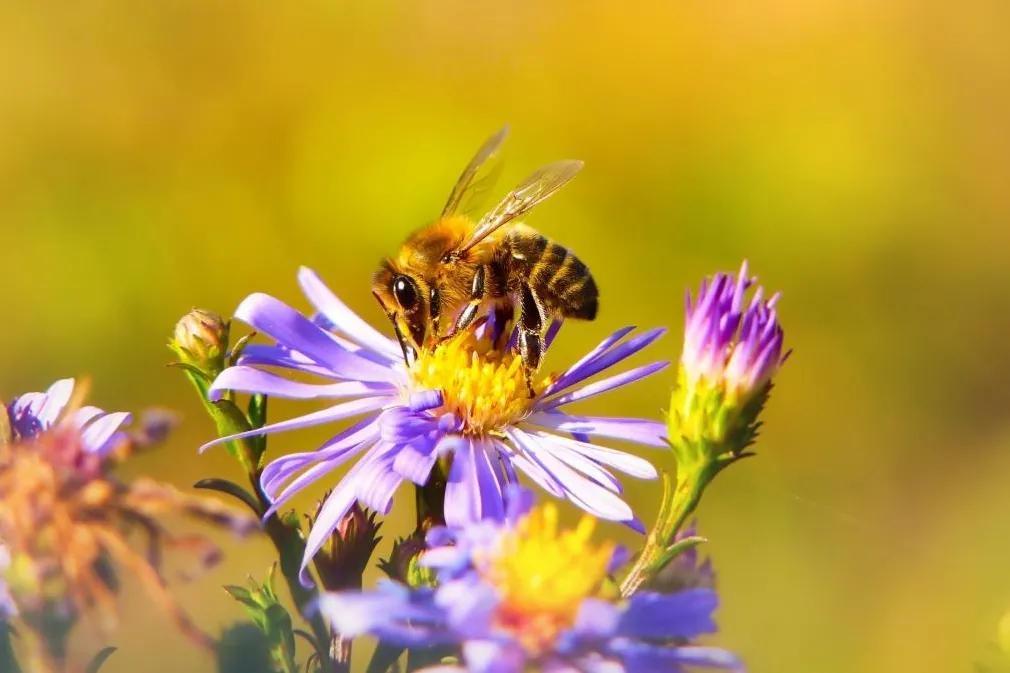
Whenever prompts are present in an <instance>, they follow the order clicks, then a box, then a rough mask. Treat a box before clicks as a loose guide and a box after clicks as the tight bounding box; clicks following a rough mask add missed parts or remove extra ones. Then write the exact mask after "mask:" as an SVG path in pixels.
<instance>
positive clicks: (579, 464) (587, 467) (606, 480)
mask: <svg viewBox="0 0 1010 673" xmlns="http://www.w3.org/2000/svg"><path fill="white" fill-rule="evenodd" d="M534 434H535V436H536V438H537V439H538V440H539V441H540V449H541V450H543V451H548V452H550V454H551V455H552V456H554V457H555V458H557V459H558V460H560V461H561V462H563V463H564V464H565V465H567V466H568V467H570V468H572V469H573V470H575V471H576V472H579V473H580V474H582V475H583V476H585V477H588V478H589V479H592V480H593V481H594V482H596V483H597V484H599V485H600V486H602V487H603V488H605V489H607V490H608V491H611V492H612V493H620V492H621V483H620V482H619V481H617V479H616V478H615V477H614V475H612V474H610V472H608V471H607V470H605V469H604V468H602V467H601V466H600V465H599V464H598V463H596V462H595V461H593V460H590V459H589V458H587V457H585V456H584V455H582V454H581V453H578V452H576V451H572V450H571V449H569V448H568V447H567V446H565V445H564V444H563V443H560V442H555V441H554V440H555V439H560V438H559V437H557V435H552V434H550V433H541V432H537V433H534Z"/></svg>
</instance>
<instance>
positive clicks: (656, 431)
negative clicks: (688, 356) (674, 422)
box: [526, 412, 667, 447]
mask: <svg viewBox="0 0 1010 673" xmlns="http://www.w3.org/2000/svg"><path fill="white" fill-rule="evenodd" d="M526 420H527V422H529V423H531V424H533V425H538V426H540V427H544V428H550V429H552V430H557V431H558V432H568V433H571V432H578V433H584V434H587V435H594V436H602V437H611V438H613V439H623V440H625V441H629V442H636V443H638V444H645V445H646V446H662V447H665V446H667V444H666V440H665V439H664V438H665V437H666V426H665V425H663V424H662V423H659V422H657V421H647V420H644V419H641V418H618V417H611V416H572V415H569V414H561V413H549V414H548V413H544V412H537V413H535V414H533V415H532V416H530V417H529V418H528V419H526Z"/></svg>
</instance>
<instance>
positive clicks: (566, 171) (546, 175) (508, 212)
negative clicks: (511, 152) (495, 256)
mask: <svg viewBox="0 0 1010 673" xmlns="http://www.w3.org/2000/svg"><path fill="white" fill-rule="evenodd" d="M582 166H583V163H582V162H581V161H577V160H574V159H566V160H564V161H555V162H554V163H552V164H547V165H546V166H544V167H543V168H540V169H538V170H537V171H535V172H534V173H533V174H532V175H531V176H529V177H528V178H526V179H525V180H523V181H522V182H521V183H520V184H519V186H518V187H516V188H515V189H513V190H512V191H511V192H509V193H508V196H506V197H505V198H504V199H502V201H501V203H499V204H498V205H497V206H495V208H494V210H492V211H491V212H490V213H488V214H487V215H485V216H484V217H482V218H481V219H480V222H478V223H477V226H476V227H475V228H474V231H473V234H472V235H471V236H470V238H469V239H468V240H467V241H466V243H464V244H463V246H462V248H460V252H465V251H466V250H468V249H470V248H472V247H473V246H475V245H477V244H478V243H480V242H481V241H482V240H484V239H485V238H487V237H488V236H489V235H490V234H491V233H492V232H494V231H495V230H496V229H498V228H499V227H502V226H503V225H506V224H508V223H509V222H511V221H512V220H514V219H516V218H517V217H522V216H523V215H524V214H525V213H527V212H529V211H530V209H531V208H533V206H535V205H537V204H538V203H540V202H541V201H543V200H544V199H546V198H548V197H549V196H551V195H552V194H554V192H556V191H558V190H559V189H561V188H562V187H564V186H565V184H567V183H568V181H569V180H571V179H572V178H574V177H575V174H576V173H578V172H579V171H580V170H582Z"/></svg>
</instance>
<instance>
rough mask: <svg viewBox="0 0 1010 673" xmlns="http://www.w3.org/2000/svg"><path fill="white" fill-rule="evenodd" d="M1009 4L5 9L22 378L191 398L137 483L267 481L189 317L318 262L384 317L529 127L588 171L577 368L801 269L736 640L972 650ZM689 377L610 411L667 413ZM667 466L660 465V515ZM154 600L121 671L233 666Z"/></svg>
mask: <svg viewBox="0 0 1010 673" xmlns="http://www.w3.org/2000/svg"><path fill="white" fill-rule="evenodd" d="M1008 25H1010V5H1007V4H1006V3H1005V2H997V1H994V0H967V1H965V2H959V3H941V2H932V1H926V2H922V1H916V2H913V1H909V0H895V1H893V2H879V1H878V0H856V1H855V2H851V1H844V0H823V1H822V2H817V3H804V2H791V1H788V0H783V1H774V0H756V1H755V2H750V3H711V2H700V1H696V0H687V1H677V2H654V3H652V4H645V5H639V4H637V3H613V2H580V3H541V2H514V3H504V2H502V3H498V4H486V3H471V2H462V1H460V2H430V3H429V2H426V3H412V4H398V3H393V2H375V3H370V4H367V5H366V4H365V3H360V4H356V5H355V4H346V5H345V4H344V3H339V2H298V3H287V4H284V3H268V2H261V1H259V0H253V1H251V2H244V3H231V2H220V1H213V0H212V1H210V2H207V1H197V0H173V1H169V2H154V3H143V2H126V1H125V0H104V1H103V0H99V1H95V2H86V3H39V2H27V1H22V0H8V1H7V2H4V3H2V4H0V63H3V64H4V66H3V67H2V68H0V284H2V286H3V288H4V292H3V315H4V321H3V329H2V330H0V353H2V354H3V364H2V368H0V369H2V375H0V394H2V395H3V396H6V397H9V396H11V395H13V394H16V393H18V392H21V391H26V390H37V389H40V388H42V387H44V386H46V385H47V384H48V383H49V382H50V381H51V380H53V379H55V378H57V377H61V376H66V375H74V374H76V375H82V374H88V375H91V376H92V377H93V381H94V388H93V395H92V400H93V401H94V402H96V403H99V404H101V405H103V406H105V407H107V408H113V409H120V408H126V409H133V410H139V409H142V408H145V407H149V406H154V405H160V406H167V407H170V408H172V409H175V410H177V411H179V412H180V413H181V414H182V416H183V423H182V425H181V427H180V429H179V430H178V432H177V433H176V435H175V436H174V438H173V441H172V442H171V443H170V444H169V445H168V446H166V447H164V448H162V449H160V450H158V451H156V452H154V453H151V454H149V455H145V456H142V457H140V458H138V459H137V460H135V461H134V462H133V464H132V465H131V467H130V469H131V470H132V471H133V472H135V473H150V474H153V475H155V476H158V477H160V478H164V479H167V480H170V481H172V482H174V483H177V484H179V485H183V486H186V485H188V484H191V483H192V482H193V481H195V480H196V479H198V478H200V477H203V476H208V475H216V476H233V477H234V476H236V474H237V472H236V469H235V467H234V466H233V465H232V464H231V463H230V462H229V460H228V458H227V456H226V454H225V453H224V451H221V450H218V451H212V452H210V453H208V454H207V455H205V456H203V457H198V456H197V455H196V453H195V447H196V446H197V445H198V444H199V443H201V442H202V441H205V440H206V439H207V438H208V437H210V436H211V435H212V432H213V431H212V428H211V426H210V424H209V422H208V421H207V420H206V419H205V418H203V417H202V415H201V412H200V409H199V407H198V405H197V404H196V402H195V400H194V399H193V398H192V397H191V395H190V391H189V390H188V388H187V387H186V385H185V384H184V382H183V380H182V378H181V376H180V375H179V373H178V372H176V371H173V370H170V369H168V368H166V367H165V366H164V365H165V363H166V362H167V361H168V360H169V354H168V351H167V350H166V349H165V348H164V342H165V339H166V336H167V334H168V333H169V331H170V329H171V327H172V325H173V323H174V321H175V319H176V318H177V317H178V316H179V315H181V314H182V313H183V312H184V311H186V310H187V309H189V308H190V307H192V306H202V307H208V308H214V309H217V310H220V311H221V312H223V313H229V312H230V311H231V310H232V309H233V308H234V307H235V306H236V305H237V303H238V301H239V300H240V299H241V298H242V297H243V296H244V295H245V294H247V293H249V292H251V291H254V290H266V291H269V292H271V293H273V294H275V295H277V296H279V297H281V298H284V299H286V300H288V301H290V302H291V303H293V304H295V305H297V306H299V307H304V306H305V303H304V301H303V299H302V298H301V297H300V296H299V293H298V291H297V286H296V284H295V280H294V274H295V271H296V269H297V267H298V265H300V264H306V265H309V266H312V267H314V268H316V269H317V270H319V271H320V273H321V274H322V275H323V276H324V277H325V278H326V279H327V280H328V281H329V282H330V283H331V284H332V286H333V287H334V288H335V289H336V290H337V291H338V292H339V293H340V294H341V296H342V297H344V298H345V299H346V301H347V302H348V303H349V304H350V305H351V306H352V307H354V308H355V309H357V310H359V311H360V312H361V313H362V314H363V315H365V316H366V317H367V318H368V319H370V320H372V321H376V322H377V323H378V321H380V317H381V316H380V314H379V311H378V310H377V307H376V306H374V305H373V304H374V302H373V301H372V298H371V297H370V295H369V293H368V283H369V278H370V274H371V272H372V270H373V268H374V266H375V264H376V262H377V261H378V259H379V258H380V257H381V256H382V255H383V254H387V253H389V252H391V251H393V250H394V249H395V247H396V245H397V244H398V242H399V240H400V239H401V238H402V236H403V235H404V234H405V233H406V232H407V231H408V230H410V229H412V228H414V227H416V226H419V225H421V224H423V223H425V222H426V221H427V220H429V219H430V218H431V217H432V216H433V215H434V214H435V213H437V211H438V209H439V208H440V207H441V205H442V202H443V201H444V198H445V196H446V194H447V193H448V190H449V188H450V187H451V185H452V182H453V180H454V179H455V177H456V175H457V174H458V172H459V170H460V169H461V167H462V166H463V164H464V163H465V161H466V160H467V159H468V158H469V156H470V154H471V153H472V151H473V150H474V149H475V148H476V146H477V145H478V143H479V142H480V141H481V140H482V139H483V138H484V137H485V136H487V135H488V134H489V133H490V132H492V131H494V130H495V129H496V128H498V127H499V126H501V125H502V124H503V123H504V122H509V123H510V124H511V125H512V129H513V133H512V138H511V139H510V142H509V145H508V150H507V159H506V161H507V164H506V169H505V172H504V175H503V179H502V183H501V188H502V190H504V189H506V188H507V187H508V186H510V185H509V183H514V182H515V181H517V180H518V179H520V178H521V177H523V176H524V175H525V174H526V173H527V172H528V171H529V170H531V169H532V168H534V167H535V166H537V165H539V164H541V163H545V162H547V161H550V160H554V159H557V158H562V157H578V158H582V159H584V160H585V161H586V169H585V171H584V172H583V174H582V175H580V176H579V178H578V179H577V180H576V181H575V182H574V183H573V184H572V185H571V186H570V187H568V188H566V189H565V190H564V191H563V192H562V193H561V194H560V195H559V196H558V197H556V198H555V199H553V200H552V201H550V202H549V203H547V204H545V205H544V206H542V207H541V208H538V209H537V211H536V213H535V214H534V215H533V216H532V217H531V218H530V219H529V222H530V223H531V224H532V225H534V226H536V227H538V228H540V229H541V230H542V231H544V232H545V233H548V234H550V235H551V236H553V237H556V238H557V239H559V240H560V241H563V242H564V243H566V244H568V245H570V246H571V247H572V248H573V249H574V250H575V251H577V252H578V253H579V255H580V257H582V258H583V259H584V260H585V261H586V262H587V263H589V264H590V266H591V268H592V269H593V271H594V273H595V275H596V278H597V280H598V282H599V284H600V286H601V288H602V310H601V313H600V317H599V319H598V321H597V322H595V323H592V324H586V325H577V326H571V327H570V328H569V329H566V331H565V333H564V334H563V338H562V339H561V340H560V342H559V343H558V345H557V347H556V348H555V349H554V350H553V351H552V352H551V354H550V357H549V360H548V366H549V367H550V366H554V367H561V366H563V365H564V364H565V363H566V362H568V361H570V360H571V359H572V358H574V357H576V356H577V354H578V353H579V352H580V351H583V350H584V349H585V348H587V347H588V346H590V345H592V344H593V343H595V342H596V341H597V340H599V339H600V338H601V337H602V336H603V335H605V334H606V333H608V332H609V331H610V330H612V329H613V328H615V327H618V326H620V325H624V324H631V323H634V324H639V325H643V326H651V325H656V324H665V325H669V326H670V327H671V328H672V329H671V336H668V337H666V338H665V339H663V340H662V341H661V342H660V343H659V345H658V346H657V347H655V348H654V349H653V353H654V354H657V355H658V354H660V353H661V354H662V356H664V357H669V358H675V357H676V352H677V350H678V349H679V345H680V339H679V330H680V327H681V320H682V319H681V306H682V295H683V292H684V290H685V289H686V288H688V287H693V286H695V285H696V284H697V281H698V280H699V279H700V277H701V276H702V275H704V274H707V273H710V272H712V271H714V270H720V269H733V268H735V267H736V266H737V265H738V264H739V262H740V260H741V259H743V258H747V259H749V260H750V262H751V264H752V269H753V270H754V271H755V272H756V273H758V274H759V275H760V277H761V280H762V281H763V283H765V284H766V285H767V286H768V287H769V288H772V289H780V290H782V291H783V293H784V299H783V301H782V304H781V315H782V320H783V322H784V325H785V329H786V334H787V338H788V341H789V342H790V345H791V346H792V347H793V348H794V349H795V353H794V355H793V358H792V359H791V361H790V362H789V364H788V366H787V367H786V368H785V370H784V371H783V372H782V375H781V376H780V377H779V380H778V386H777V387H776V390H775V393H774V395H773V398H772V401H771V404H770V406H769V408H768V409H767V413H766V417H765V418H766V428H765V431H764V433H763V436H762V438H761V440H760V442H759V444H758V447H757V448H758V451H759V453H760V456H759V457H758V458H756V459H753V460H751V461H749V462H747V463H744V464H742V465H740V466H738V467H736V468H734V469H733V470H731V471H729V472H728V473H726V474H725V475H724V476H723V477H721V478H720V479H719V480H718V481H717V483H716V484H715V486H714V488H713V489H712V491H711V492H710V494H709V497H708V498H707V500H706V501H705V503H704V505H703V509H702V512H701V515H702V528H703V531H704V533H706V534H707V535H709V536H710V537H711V539H712V541H711V544H710V545H709V547H708V549H709V551H710V552H711V553H712V554H713V555H714V557H715V560H716V564H717V568H718V571H719V580H720V587H721V590H722V593H723V607H722V608H721V610H720V613H719V621H720V623H721V626H722V633H721V634H720V636H719V638H718V642H721V643H723V644H725V645H726V646H728V647H730V648H732V649H734V650H736V651H738V652H740V653H741V654H742V655H743V657H744V658H745V659H746V661H747V662H748V663H749V665H750V668H751V670H753V671H756V672H762V671H778V672H781V673H805V672H807V671H818V672H819V673H843V672H848V671H881V672H885V671H886V672H893V671H938V672H939V671H955V670H970V668H971V664H972V662H973V661H974V660H976V659H977V658H979V656H980V654H981V653H982V652H983V651H984V649H985V647H986V645H987V643H988V642H989V641H990V640H992V638H993V637H994V632H995V624H996V622H997V619H998V617H999V615H1000V614H1002V612H1003V611H1004V610H1005V609H1006V608H1007V607H1010V572H1008V570H1010V564H1008V561H1010V535H1008V532H1010V530H1008V522H1010V497H1008V491H1007V487H1006V484H1007V475H1008V474H1010V420H1008V416H1007V413H1006V411H1007V409H1008V402H1010V388H1008V386H1007V377H1008V375H1010V347H1008V345H1007V334H1008V330H1010V292H1008V289H1010V264H1008V261H1010V259H1008V258H1010V226H1008V216H1010V190H1008V188H1007V185H1008V179H1010V135H1008V133H1007V119H1008V118H1010V88H1008V87H1010V47H1008V45H1010V41H1008V40H1007V32H1006V27H1007V26H1008ZM671 379H672V374H669V373H668V374H667V375H664V376H660V377H656V379H655V380H653V381H650V382H647V383H644V384H642V385H639V386H637V387H635V388H634V389H632V390H628V391H622V392H619V393H617V394H614V395H611V396H610V397H609V398H606V399H603V400H594V401H592V402H587V403H586V404H585V405H584V408H585V409H586V410H591V411H596V412H603V413H615V414H627V413H637V414H643V415H652V414H658V413H660V409H661V407H662V406H663V404H664V398H665V395H666V390H667V388H668V386H669V384H670V381H671ZM304 408H305V406H304V405H281V404H278V405H277V406H276V407H274V409H273V411H274V413H275V414H277V415H278V416H281V415H287V414H291V413H294V412H295V411H296V410H298V409H304ZM320 436H321V434H319V433H315V434H314V433H312V432H306V433H303V434H296V435H288V436H284V437H283V438H280V439H277V440H276V441H274V442H273V443H272V450H273V451H287V450H295V449H304V448H307V447H309V446H311V444H312V442H314V441H316V440H317V439H318V438H319V437H320ZM653 455H654V457H655V458H656V461H657V463H659V464H661V465H666V466H668V465H669V460H668V458H667V457H666V456H663V455H661V454H653ZM654 486H655V485H654V484H637V483H636V484H632V485H630V486H629V496H630V498H631V500H632V501H633V502H634V503H635V504H636V506H638V507H640V508H642V509H643V511H644V512H645V515H646V517H649V516H651V513H652V511H653V510H654V506H655V503H654V499H655V496H656V490H655V488H654ZM302 504H304V503H302ZM396 511H397V512H398V517H396V518H394V520H393V521H391V522H390V523H389V524H387V528H388V531H387V532H394V531H396V532H403V531H404V530H405V524H404V522H405V521H406V520H407V519H408V518H409V516H410V508H409V498H406V499H403V500H401V501H399V502H398V505H397V510H396ZM387 537H388V535H387ZM224 542H225V543H226V544H227V545H228V549H229V556H228V558H227V560H226V561H225V563H224V564H223V565H222V566H220V567H219V568H217V569H215V570H214V571H213V572H211V573H210V574H209V575H207V576H206V577H204V578H203V579H201V580H200V581H198V582H195V583H189V584H182V583H176V585H175V586H178V587H179V588H178V594H179V596H180V599H181V600H182V601H183V603H184V604H185V605H186V606H187V607H188V609H189V610H190V611H191V612H192V613H193V614H194V615H195V617H196V618H197V620H198V621H199V622H200V623H201V624H202V625H203V626H204V627H205V628H207V629H209V630H211V631H214V632H217V631H218V630H219V629H220V628H221V627H222V626H223V625H224V624H226V623H228V622H229V621H230V620H233V619H235V618H237V617H238V616H239V615H240V612H239V608H238V607H237V606H236V605H234V604H232V603H230V602H229V601H228V600H227V599H226V597H225V595H224V593H223V592H222V591H220V590H219V588H218V587H219V586H220V585H221V584H224V583H229V582H235V581H239V580H241V579H242V577H244V576H245V575H246V574H248V573H253V574H256V575H262V573H263V571H264V570H265V568H266V567H267V565H268V563H269V562H270V555H269V550H268V547H267V545H266V544H265V543H264V542H263V541H261V540H253V541H249V542H244V543H233V542H230V541H227V540H224ZM173 576H174V575H173ZM122 615H123V619H122V626H121V628H120V630H119V631H117V632H116V633H115V634H113V637H112V641H113V642H114V643H115V644H117V645H119V646H120V647H121V651H120V652H119V653H118V654H117V655H116V656H115V657H114V658H113V659H112V660H111V661H110V663H109V664H108V666H107V669H106V670H107V671H109V672H110V673H118V672H126V671H136V670H143V671H151V672H166V673H167V672H169V671H190V672H193V673H196V672H198V671H209V670H211V668H212V664H211V661H210V659H209V658H208V657H207V656H205V655H203V654H201V653H199V652H194V651H193V650H191V649H190V648H189V647H188V644H187V643H186V642H185V641H184V640H183V639H182V638H181V637H180V636H179V635H177V634H176V633H175V632H174V631H173V630H172V628H171V627H170V626H169V625H168V623H167V622H166V620H164V619H163V618H162V617H161V616H160V615H159V614H157V613H156V612H154V610H153V608H152V607H151V606H150V605H149V604H148V603H147V602H146V601H145V600H144V598H143V596H142V595H141V594H140V593H139V592H138V591H137V589H136V587H134V586H132V585H131V584H129V583H128V584H127V590H126V597H125V601H124V604H123V609H122ZM103 642H104V639H103V638H102V637H101V636H99V634H98V633H97V632H96V631H95V630H94V629H90V630H89V629H83V630H82V631H81V632H80V633H79V635H78V642H77V647H78V649H79V650H81V651H82V652H84V651H93V650H94V649H97V647H98V646H99V644H101V643H103Z"/></svg>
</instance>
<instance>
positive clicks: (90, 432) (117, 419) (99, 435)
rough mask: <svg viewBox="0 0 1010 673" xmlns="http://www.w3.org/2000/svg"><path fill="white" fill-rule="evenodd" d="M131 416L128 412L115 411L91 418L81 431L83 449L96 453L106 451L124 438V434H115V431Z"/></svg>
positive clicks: (99, 453)
mask: <svg viewBox="0 0 1010 673" xmlns="http://www.w3.org/2000/svg"><path fill="white" fill-rule="evenodd" d="M131 418H132V416H131V415H130V414H129V413H127V412H125V411H117V412H115V413H111V414H105V415H104V416H99V417H97V418H96V419H94V420H92V421H91V423H90V424H88V427H86V428H85V429H84V431H83V432H82V433H81V444H82V445H83V446H84V450H85V451H87V452H89V453H94V454H98V455H104V454H105V453H107V452H108V451H109V450H110V449H112V448H114V446H115V445H116V444H118V443H119V442H120V441H121V440H124V439H126V437H125V436H124V435H119V436H117V432H118V430H119V428H120V427H121V426H122V425H123V424H125V423H128V422H129V421H130V419H131Z"/></svg>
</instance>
